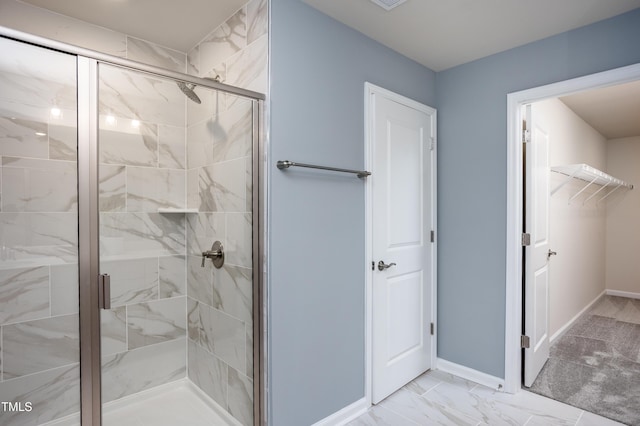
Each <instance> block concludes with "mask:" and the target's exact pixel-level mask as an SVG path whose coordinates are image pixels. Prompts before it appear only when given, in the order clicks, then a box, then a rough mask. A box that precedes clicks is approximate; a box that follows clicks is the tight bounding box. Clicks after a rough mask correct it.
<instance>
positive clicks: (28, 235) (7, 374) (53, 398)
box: [0, 39, 79, 426]
mask: <svg viewBox="0 0 640 426" xmlns="http://www.w3.org/2000/svg"><path fill="white" fill-rule="evenodd" d="M0 51H2V52H12V54H11V55H2V58H1V59H0V189H1V191H0V193H1V195H0V246H1V249H0V351H1V355H2V356H1V358H0V361H1V362H0V373H1V376H0V401H14V402H22V403H23V404H24V402H26V401H29V402H31V403H32V404H33V410H32V411H31V412H27V413H19V412H9V411H7V410H1V411H0V424H2V425H7V426H8V425H23V424H35V423H36V420H37V421H38V422H40V421H46V420H50V419H53V418H56V417H58V416H61V415H65V414H69V413H72V412H74V411H77V410H78V409H79V388H78V377H79V365H78V361H79V336H78V315H77V313H78V290H77V289H78V287H77V254H78V249H77V245H78V237H77V209H78V204H77V195H76V187H77V177H76V160H77V157H76V145H77V142H76V87H75V86H76V85H75V74H76V71H75V59H74V58H72V57H70V56H66V55H62V54H59V53H55V52H49V51H44V50H42V49H39V48H36V47H33V46H21V45H18V44H17V43H16V42H14V41H10V40H6V39H0ZM41 61H43V62H44V63H46V64H47V67H44V68H43V67H41V66H40V64H41V63H42V62H41ZM23 407H24V405H23Z"/></svg>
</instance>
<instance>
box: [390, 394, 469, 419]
mask: <svg viewBox="0 0 640 426" xmlns="http://www.w3.org/2000/svg"><path fill="white" fill-rule="evenodd" d="M379 406H381V407H383V408H386V409H388V410H390V411H393V412H395V413H396V414H401V415H402V416H403V417H406V418H407V419H409V420H411V421H414V422H416V423H418V424H420V425H426V424H428V425H443V426H444V425H477V424H478V423H479V421H478V420H477V419H474V418H472V417H469V416H467V415H465V414H463V413H461V412H459V411H457V410H455V409H453V408H452V407H450V406H446V405H442V404H439V403H437V402H434V401H432V400H430V399H427V398H423V397H420V396H418V395H416V394H415V393H413V392H411V391H408V390H406V389H400V390H399V391H397V392H396V393H394V394H393V395H391V396H389V397H388V398H387V399H385V400H384V401H382V402H381V403H380V404H379Z"/></svg>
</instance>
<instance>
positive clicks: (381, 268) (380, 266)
mask: <svg viewBox="0 0 640 426" xmlns="http://www.w3.org/2000/svg"><path fill="white" fill-rule="evenodd" d="M392 266H396V264H395V263H390V264H388V265H387V264H385V263H384V262H383V261H382V260H381V261H380V262H378V271H384V270H385V269H389V268H391V267H392Z"/></svg>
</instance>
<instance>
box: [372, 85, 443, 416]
mask: <svg viewBox="0 0 640 426" xmlns="http://www.w3.org/2000/svg"><path fill="white" fill-rule="evenodd" d="M372 94H378V95H383V96H385V97H386V98H389V99H392V100H394V101H397V102H398V103H401V104H403V105H407V106H413V107H415V108H417V109H421V110H422V109H424V108H425V107H426V105H424V104H421V103H418V102H416V101H414V100H412V99H409V98H407V97H404V96H402V95H399V94H397V93H394V92H392V91H389V90H387V89H384V88H382V87H379V86H376V85H374V84H371V83H369V82H366V83H365V90H364V105H365V114H364V119H365V122H364V128H365V138H364V154H365V158H364V166H365V170H369V171H371V170H372V167H373V164H374V161H373V150H372V140H371V136H372V135H371V125H372V123H371V120H372V117H373V106H372V105H371V95H372ZM427 108H428V109H429V110H430V112H432V113H433V115H434V120H433V135H434V139H433V166H432V170H431V173H432V176H431V179H432V180H431V182H432V189H431V191H432V192H431V199H432V203H431V209H432V211H431V217H432V218H433V219H432V227H433V230H434V232H435V238H434V241H433V243H432V244H433V247H432V264H433V267H432V272H431V283H432V286H431V301H432V302H431V322H432V323H434V324H435V321H436V318H437V310H436V308H437V306H436V300H437V297H436V296H437V247H438V246H437V241H438V238H437V214H436V213H437V211H438V210H437V190H436V189H437V180H436V178H437V147H438V144H437V120H436V117H437V116H436V114H437V111H436V110H435V109H433V108H431V107H427ZM372 182H373V181H372V179H368V180H367V182H366V183H365V262H364V263H365V265H364V267H365V401H366V405H367V406H370V405H371V403H372V368H373V363H372V338H373V326H372V323H373V321H372V319H373V316H372V315H373V296H372V291H371V290H372V285H373V271H372V270H371V261H372V260H373V250H372V247H373V214H372V213H373V212H372V206H373V203H372V193H373V191H372V189H373V188H372V185H373V183H372ZM437 336H438V334H437V324H436V326H435V327H434V334H433V336H432V339H433V342H432V345H431V363H432V365H431V368H432V369H433V368H435V364H436V356H437Z"/></svg>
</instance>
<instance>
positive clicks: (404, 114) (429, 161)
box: [369, 90, 435, 403]
mask: <svg viewBox="0 0 640 426" xmlns="http://www.w3.org/2000/svg"><path fill="white" fill-rule="evenodd" d="M369 96H371V98H370V99H369V102H370V104H369V105H370V120H371V121H370V143H371V145H370V146H371V150H372V172H373V175H372V176H371V185H372V188H371V197H372V202H371V206H372V210H373V211H372V219H371V220H372V227H373V231H372V255H373V259H372V260H373V262H372V268H373V271H372V274H373V279H372V285H373V288H372V299H373V304H372V346H373V348H372V401H373V403H377V402H379V401H381V400H382V399H384V398H385V397H387V396H388V395H389V394H391V393H393V392H394V391H396V390H397V389H399V388H400V387H402V386H403V385H405V384H406V383H408V382H409V381H411V380H412V379H414V378H415V377H417V376H418V375H420V374H421V373H423V372H424V371H426V370H428V369H429V368H430V367H431V362H432V360H431V347H432V344H433V343H432V340H433V337H432V336H431V333H430V323H431V321H432V291H433V281H434V276H433V267H434V250H433V244H432V243H431V239H430V234H431V230H432V229H433V224H434V214H433V206H434V202H433V197H434V185H433V182H434V176H433V171H434V163H433V161H434V152H433V147H434V145H432V141H434V140H435V110H433V109H431V108H429V107H426V106H424V105H421V104H417V103H415V102H413V101H411V100H409V99H406V98H403V97H401V96H399V95H395V94H393V93H390V92H387V91H382V90H372V92H371V93H370V94H369ZM384 265H387V266H384Z"/></svg>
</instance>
